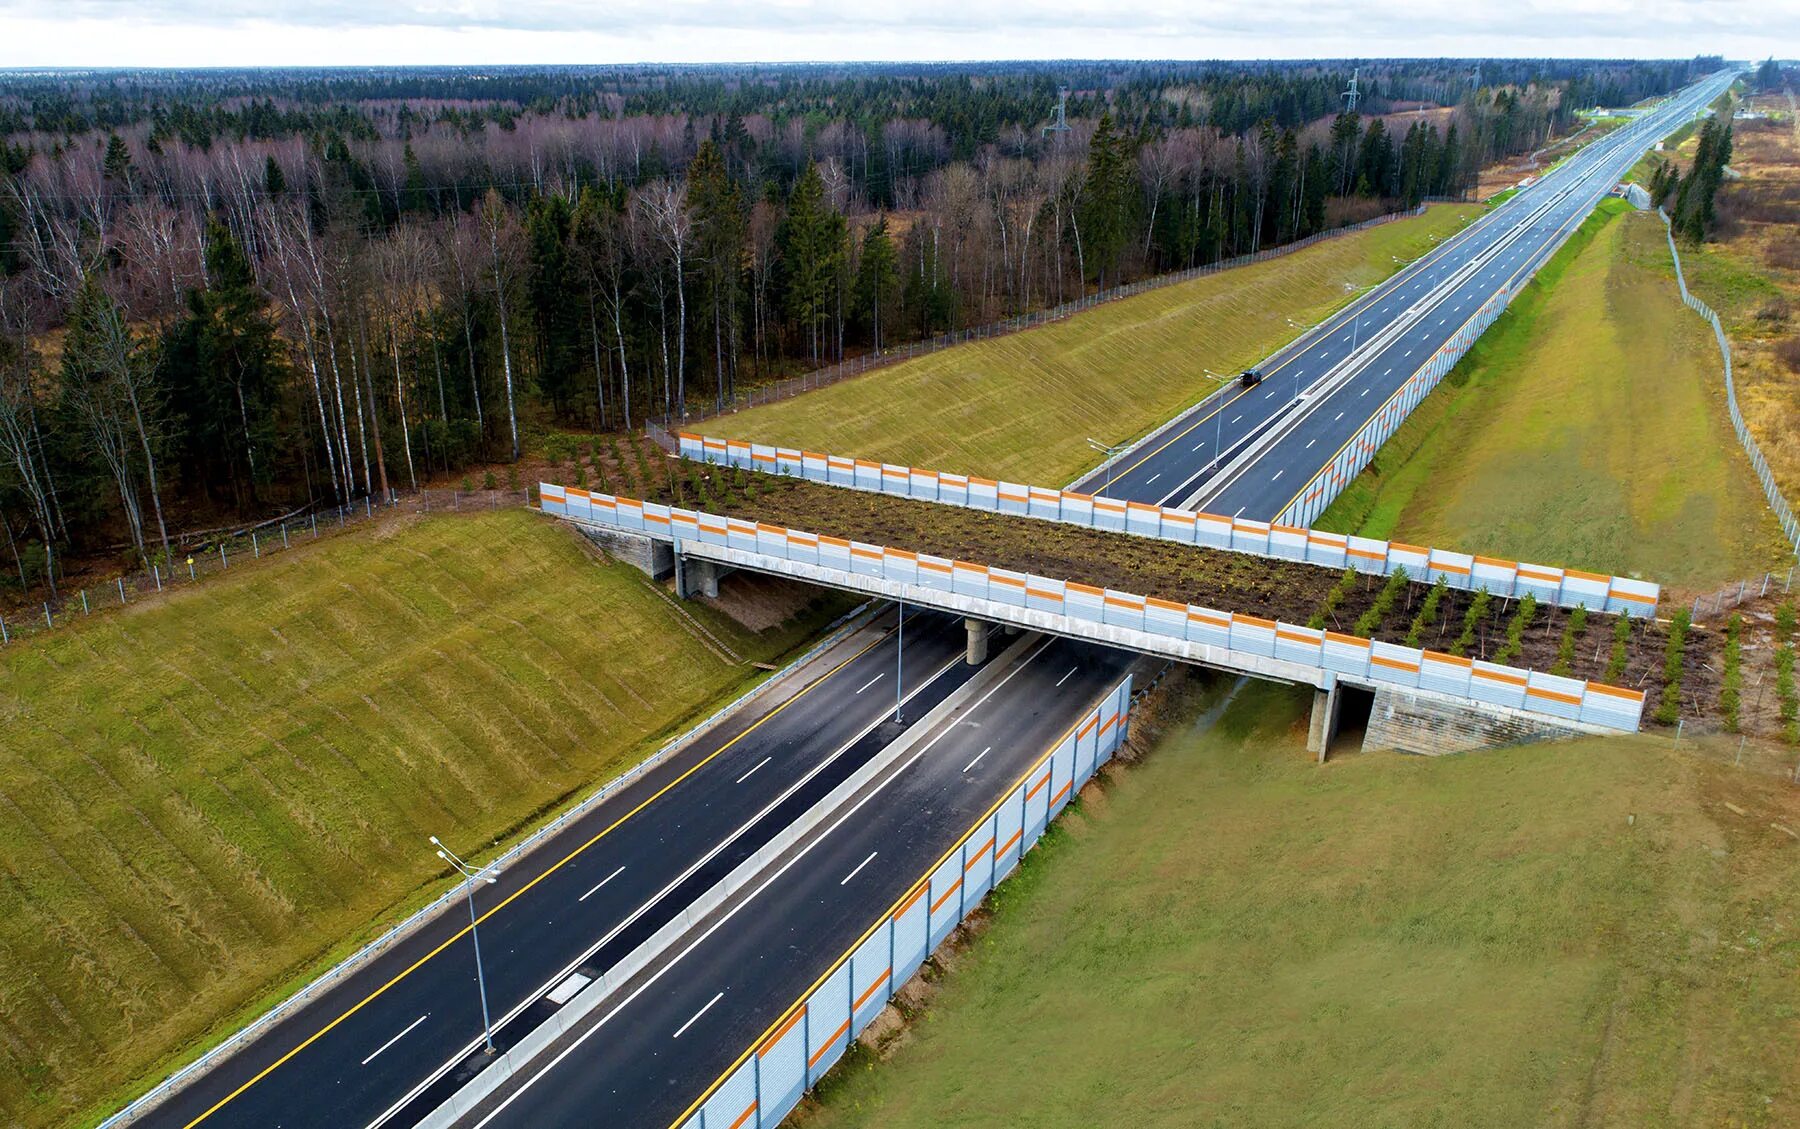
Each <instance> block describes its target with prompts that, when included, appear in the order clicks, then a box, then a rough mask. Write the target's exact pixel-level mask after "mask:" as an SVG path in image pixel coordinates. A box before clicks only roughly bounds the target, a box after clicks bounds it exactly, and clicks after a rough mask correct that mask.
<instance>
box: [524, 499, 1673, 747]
mask: <svg viewBox="0 0 1800 1129" xmlns="http://www.w3.org/2000/svg"><path fill="white" fill-rule="evenodd" d="M538 489H539V497H540V499H541V500H542V504H543V508H544V511H545V512H546V513H551V514H556V515H558V516H561V517H566V518H570V519H572V520H575V521H583V522H590V523H593V524H596V525H605V526H610V527H613V528H617V529H626V530H631V531H634V532H638V533H643V534H647V535H649V536H652V537H657V538H663V539H667V540H671V541H674V542H676V543H677V549H678V551H679V549H680V547H681V544H682V543H684V542H685V543H688V544H692V545H696V546H698V547H699V548H700V549H701V550H704V549H707V548H709V547H710V548H716V549H720V550H728V551H729V552H728V553H714V554H712V555H714V556H717V557H719V558H720V559H723V560H727V561H728V562H729V563H737V564H742V565H743V566H744V567H747V568H762V569H764V570H766V571H770V572H776V573H782V574H786V575H793V576H798V577H802V578H805V579H811V580H814V581H816V582H818V583H825V584H832V585H835V586H838V587H844V588H849V589H851V590H853V591H859V592H868V593H871V594H889V593H891V594H895V595H904V597H905V598H906V599H907V600H908V601H909V602H916V603H919V604H923V605H925V606H928V607H936V608H940V609H942V610H946V611H951V612H956V613H960V614H964V615H973V616H978V617H980V618H984V619H989V620H997V621H1001V622H1009V623H1013V622H1016V623H1022V624H1024V625H1026V626H1031V627H1034V628H1037V629H1040V630H1045V631H1052V632H1055V633H1057V634H1062V635H1069V636H1073V637H1076V638H1085V639H1094V640H1096V641H1100V642H1108V643H1111V644H1112V645H1114V646H1124V647H1130V648H1133V649H1138V650H1143V651H1145V652H1147V653H1153V654H1160V655H1164V656H1166V657H1169V658H1174V659H1179V660H1181V661H1183V662H1203V663H1208V664H1209V665H1216V666H1220V667H1223V668H1228V669H1233V670H1241V671H1244V672H1246V673H1250V674H1253V675H1257V676H1259V677H1277V678H1285V679H1286V680H1288V681H1306V682H1310V683H1311V684H1313V685H1315V686H1325V685H1329V684H1330V683H1331V682H1332V681H1333V680H1334V679H1336V678H1339V677H1342V678H1346V679H1348V680H1350V681H1352V682H1355V683H1358V684H1363V685H1369V686H1376V685H1381V684H1386V685H1390V686H1396V687H1401V688H1404V689H1412V690H1419V691H1424V692H1427V693H1431V694H1438V695H1442V696H1445V697H1448V698H1452V699H1461V700H1463V701H1467V702H1470V703H1479V704H1482V705H1489V706H1498V707H1501V708H1504V709H1512V710H1526V711H1530V712H1533V713H1538V714H1543V715H1545V716H1548V717H1552V718H1557V719H1560V720H1563V721H1568V722H1576V723H1580V724H1583V725H1591V726H1597V727H1603V728H1606V729H1615V730H1623V731H1625V732H1636V731H1637V728H1638V723H1639V720H1640V717H1641V715H1642V713H1643V705H1644V693H1643V691H1641V690H1631V689H1626V688H1623V687H1618V686H1609V685H1606V684H1604V683H1600V682H1588V681H1584V680H1582V679H1579V678H1565V677H1562V676H1559V675H1554V674H1545V673H1543V672H1540V671H1535V670H1525V669H1522V668H1519V667H1513V666H1506V665H1503V664H1500V663H1490V662H1484V661H1482V660H1480V659H1468V658H1463V657H1461V656H1457V655H1448V654H1442V653H1439V652H1436V651H1428V650H1423V649H1421V648H1418V647H1404V646H1399V645H1397V644H1391V643H1382V642H1377V641H1373V640H1369V639H1364V638H1360V637H1358V636H1355V635H1343V634H1340V633H1338V632H1335V631H1324V630H1320V629H1318V628H1312V627H1301V626H1297V625H1295V624H1290V623H1282V622H1279V621H1276V620H1272V619H1262V618H1259V617H1257V616H1249V615H1241V614H1238V613H1234V612H1227V611H1219V610H1216V609H1213V608H1203V607H1199V606H1197V605H1194V604H1181V603H1175V602H1173V601H1169V600H1162V599H1158V598H1156V597H1154V596H1149V597H1146V596H1140V595H1137V594H1135V593H1131V592H1121V591H1116V590H1114V589H1110V588H1098V587H1094V586H1092V585H1088V584H1081V583H1078V582H1076V581H1073V580H1066V581H1065V580H1058V579H1053V578H1050V577H1043V576H1037V575H1034V574H1031V573H1023V572H1014V571H1012V570H1009V569H1003V568H990V567H988V566H986V565H982V564H976V563H974V562H970V561H960V560H953V559H951V558H949V557H938V556H933V555H932V554H929V553H916V552H910V551H907V550H904V549H894V548H890V547H888V546H884V545H871V544H867V543H864V542H861V541H851V540H847V539H844V538H839V537H832V536H829V535H827V534H821V533H809V532H805V531H802V530H798V529H787V528H785V527H782V526H778V525H768V524H765V523H762V522H754V521H746V520H744V519H742V518H733V517H721V516H719V515H716V514H708V513H700V512H696V511H693V510H684V509H681V508H679V507H672V506H664V505H660V504H658V503H655V502H644V501H639V500H637V499H635V498H618V497H614V496H613V495H611V494H601V493H598V492H590V491H587V490H580V489H576V488H575V487H564V486H559V485H556V484H555V483H549V482H546V483H540V484H539V487H538ZM1096 625H1097V626H1096Z"/></svg>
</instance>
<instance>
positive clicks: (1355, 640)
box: [1325, 631, 1369, 651]
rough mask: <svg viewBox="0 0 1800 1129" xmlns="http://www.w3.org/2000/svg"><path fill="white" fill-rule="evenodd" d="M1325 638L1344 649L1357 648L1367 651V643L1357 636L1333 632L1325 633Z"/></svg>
mask: <svg viewBox="0 0 1800 1129" xmlns="http://www.w3.org/2000/svg"><path fill="white" fill-rule="evenodd" d="M1325 638H1327V639H1329V640H1330V641H1331V642H1333V643H1342V644H1343V645H1344V646H1346V647H1357V648H1360V649H1362V650H1365V651H1366V650H1368V649H1369V641H1368V640H1367V639H1364V638H1362V637H1361V636H1359V635H1340V634H1338V633H1337V632H1335V631H1327V632H1326V633H1325Z"/></svg>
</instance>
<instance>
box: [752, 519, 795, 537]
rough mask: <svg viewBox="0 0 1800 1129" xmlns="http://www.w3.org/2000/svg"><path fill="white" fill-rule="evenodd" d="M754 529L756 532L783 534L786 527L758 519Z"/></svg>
mask: <svg viewBox="0 0 1800 1129" xmlns="http://www.w3.org/2000/svg"><path fill="white" fill-rule="evenodd" d="M756 531H757V532H758V533H783V534H785V533H786V532H787V528H786V527H785V526H780V525H770V524H768V523H767V522H761V521H759V522H757V523H756Z"/></svg>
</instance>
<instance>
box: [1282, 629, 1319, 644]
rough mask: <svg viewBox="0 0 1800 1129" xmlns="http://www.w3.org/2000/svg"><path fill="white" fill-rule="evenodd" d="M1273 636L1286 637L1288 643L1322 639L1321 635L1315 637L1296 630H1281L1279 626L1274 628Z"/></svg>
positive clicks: (1316, 641) (1311, 641)
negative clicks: (1317, 637)
mask: <svg viewBox="0 0 1800 1129" xmlns="http://www.w3.org/2000/svg"><path fill="white" fill-rule="evenodd" d="M1275 638H1277V639H1286V640H1287V641H1288V642H1290V643H1318V642H1321V641H1322V639H1323V637H1321V638H1319V639H1315V638H1313V637H1312V636H1311V635H1302V634H1300V633H1299V632H1296V631H1283V630H1282V629H1281V628H1280V627H1276V628H1275Z"/></svg>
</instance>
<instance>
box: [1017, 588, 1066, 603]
mask: <svg viewBox="0 0 1800 1129" xmlns="http://www.w3.org/2000/svg"><path fill="white" fill-rule="evenodd" d="M1025 595H1026V596H1028V597H1029V596H1036V597H1037V598H1038V599H1040V600H1055V601H1056V602H1057V603H1059V604H1060V603H1062V598H1063V595H1062V593H1061V592H1050V591H1046V590H1045V589H1042V588H1033V587H1031V586H1030V585H1029V584H1028V585H1026V586H1025Z"/></svg>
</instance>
